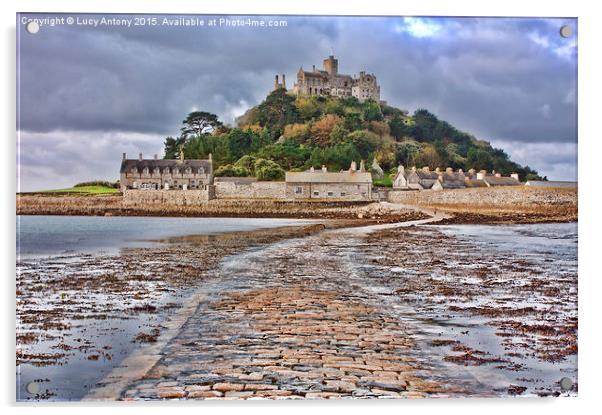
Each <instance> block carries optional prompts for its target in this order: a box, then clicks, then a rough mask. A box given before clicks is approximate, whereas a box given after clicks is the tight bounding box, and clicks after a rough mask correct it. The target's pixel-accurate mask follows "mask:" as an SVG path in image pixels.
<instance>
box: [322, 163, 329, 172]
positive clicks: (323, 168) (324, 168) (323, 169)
mask: <svg viewBox="0 0 602 415" xmlns="http://www.w3.org/2000/svg"><path fill="white" fill-rule="evenodd" d="M327 171H328V169H327V168H326V166H325V165H323V164H322V173H326V172H327Z"/></svg>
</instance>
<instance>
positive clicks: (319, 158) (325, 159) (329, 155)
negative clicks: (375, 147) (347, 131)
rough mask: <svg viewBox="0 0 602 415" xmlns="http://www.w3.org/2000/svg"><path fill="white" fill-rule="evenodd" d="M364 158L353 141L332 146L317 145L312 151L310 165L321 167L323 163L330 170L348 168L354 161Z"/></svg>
mask: <svg viewBox="0 0 602 415" xmlns="http://www.w3.org/2000/svg"><path fill="white" fill-rule="evenodd" d="M361 158H362V156H361V155H360V153H359V152H358V151H357V149H356V148H355V146H354V145H353V144H351V143H345V144H337V145H334V146H332V147H325V148H320V147H316V148H314V150H313V151H312V153H311V158H310V160H309V164H310V166H313V167H314V168H320V167H322V166H323V165H324V166H326V167H328V169H329V170H330V171H339V170H346V169H348V168H349V166H350V165H351V162H352V161H356V162H357V161H358V160H360V159H361Z"/></svg>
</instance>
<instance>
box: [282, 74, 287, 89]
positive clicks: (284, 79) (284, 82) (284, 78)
mask: <svg viewBox="0 0 602 415" xmlns="http://www.w3.org/2000/svg"><path fill="white" fill-rule="evenodd" d="M282 88H283V89H286V77H285V75H284V74H282Z"/></svg>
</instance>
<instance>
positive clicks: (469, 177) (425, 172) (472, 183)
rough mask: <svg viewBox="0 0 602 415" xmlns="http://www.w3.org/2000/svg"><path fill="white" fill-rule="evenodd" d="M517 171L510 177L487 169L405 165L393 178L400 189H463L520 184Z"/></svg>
mask: <svg viewBox="0 0 602 415" xmlns="http://www.w3.org/2000/svg"><path fill="white" fill-rule="evenodd" d="M520 184H521V183H520V181H519V178H518V174H517V173H512V174H511V175H510V177H503V176H502V175H501V174H500V173H496V172H495V171H492V172H491V173H487V171H485V170H481V171H480V172H478V173H477V172H476V171H475V170H474V169H470V170H468V172H467V173H464V171H462V169H459V170H457V171H454V170H453V169H452V168H451V167H448V168H446V169H445V172H443V171H441V170H440V169H439V168H438V167H437V168H436V169H435V170H434V171H432V170H430V169H429V167H423V168H422V169H416V167H412V169H411V170H406V169H405V168H404V167H403V166H399V167H398V168H397V175H396V176H395V178H394V179H393V189H398V190H428V189H430V190H444V189H463V188H466V187H494V186H516V185H520Z"/></svg>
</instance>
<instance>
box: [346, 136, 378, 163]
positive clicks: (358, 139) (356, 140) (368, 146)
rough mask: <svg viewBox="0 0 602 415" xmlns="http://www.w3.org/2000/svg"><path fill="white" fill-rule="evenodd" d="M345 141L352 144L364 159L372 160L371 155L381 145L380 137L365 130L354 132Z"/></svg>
mask: <svg viewBox="0 0 602 415" xmlns="http://www.w3.org/2000/svg"><path fill="white" fill-rule="evenodd" d="M345 141H346V142H348V143H351V144H352V145H353V146H354V147H355V149H356V150H357V152H358V153H359V154H360V156H361V158H363V159H368V158H370V154H371V153H372V152H373V151H374V150H375V149H376V147H377V146H378V144H379V139H378V136H377V135H376V134H374V133H372V132H370V131H365V130H361V131H354V132H352V133H351V134H349V135H348V136H347V138H346V139H345Z"/></svg>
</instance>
